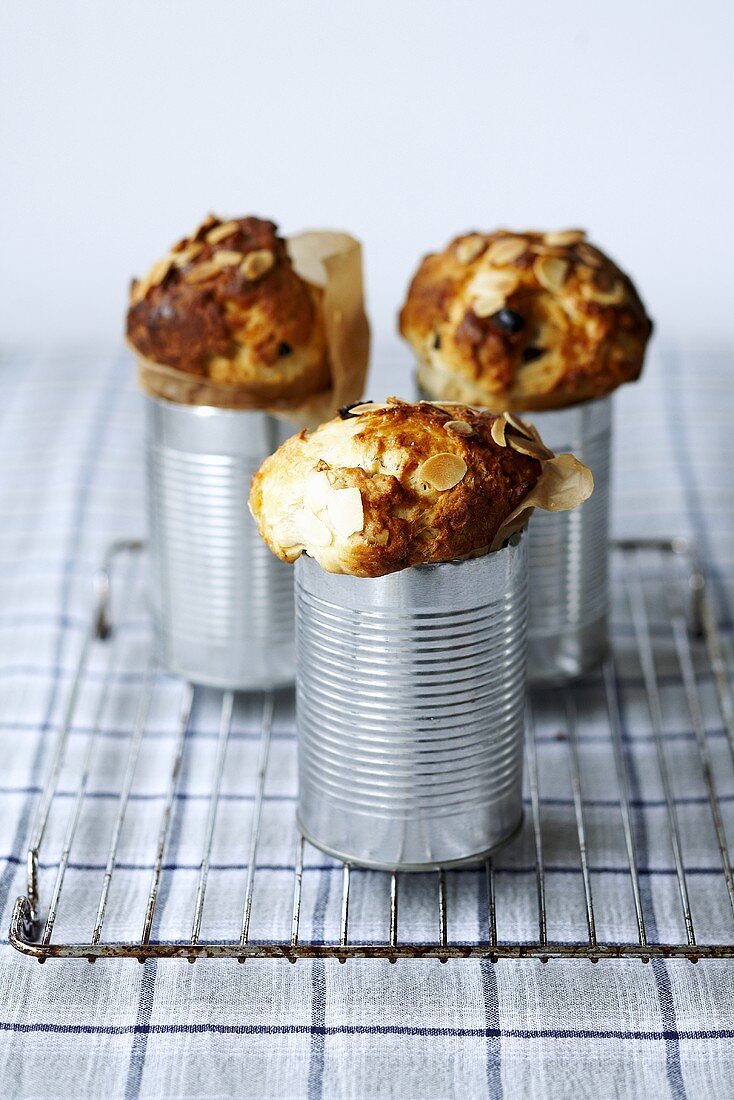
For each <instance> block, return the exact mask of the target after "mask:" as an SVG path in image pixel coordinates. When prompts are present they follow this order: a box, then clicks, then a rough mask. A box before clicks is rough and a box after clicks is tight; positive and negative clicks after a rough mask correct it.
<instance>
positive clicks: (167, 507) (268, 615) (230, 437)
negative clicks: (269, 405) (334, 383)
mask: <svg viewBox="0 0 734 1100" xmlns="http://www.w3.org/2000/svg"><path fill="white" fill-rule="evenodd" d="M145 403H146V408H147V433H146V465H147V482H148V509H149V530H150V546H151V557H152V573H153V578H152V579H153V584H152V599H153V612H154V621H155V627H156V637H157V642H158V650H159V657H160V660H161V662H162V663H163V664H164V665H165V666H166V667H167V668H168V669H169V670H170V671H172V672H175V673H176V674H178V675H180V676H183V677H185V678H186V679H187V680H190V681H192V682H193V683H197V684H208V685H211V686H213V687H219V688H228V689H232V690H243V691H247V690H255V689H262V688H268V687H277V686H281V685H286V684H290V683H293V680H294V678H295V641H294V606H293V571H292V567H291V566H288V565H285V564H284V563H283V562H280V561H278V560H277V558H275V557H274V556H273V555H272V554H271V553H270V551H269V550H268V549H267V547H266V546H265V544H264V543H263V541H262V539H261V538H260V536H259V535H258V532H257V527H256V526H255V523H254V521H253V519H252V517H251V516H250V514H249V512H248V509H247V496H248V493H249V487H250V479H251V477H252V475H253V474H254V473H255V471H256V470H257V469H258V467H259V466H260V464H261V462H262V461H263V459H264V458H266V457H267V456H268V455H269V454H271V453H272V452H273V451H274V450H275V449H276V448H277V447H278V446H279V445H280V443H282V442H283V440H284V439H286V438H287V437H288V436H289V435H292V434H293V428H292V427H290V426H289V425H287V424H285V423H283V422H282V421H280V420H277V419H276V418H275V417H273V416H270V415H269V414H268V413H265V412H259V411H252V412H251V411H249V410H248V411H241V410H232V409H218V408H208V407H202V406H192V405H179V404H174V403H173V402H170V401H164V400H161V399H159V398H154V397H150V396H146V397H145Z"/></svg>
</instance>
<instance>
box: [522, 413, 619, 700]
mask: <svg viewBox="0 0 734 1100" xmlns="http://www.w3.org/2000/svg"><path fill="white" fill-rule="evenodd" d="M523 415H526V416H527V418H528V419H529V420H531V421H532V422H533V423H534V424H535V425H536V426H537V428H538V431H539V432H540V435H541V437H542V439H543V442H544V443H546V444H547V445H548V446H549V447H550V448H551V449H552V450H553V451H555V452H556V454H562V453H564V452H566V451H570V452H571V453H572V454H575V455H576V457H577V458H579V459H581V461H582V462H584V463H585V464H586V465H587V466H588V467H589V468H590V470H591V472H592V474H593V475H594V492H593V493H592V495H591V496H590V497H589V499H588V500H587V501H585V502H584V503H583V504H582V505H581V506H580V507H579V508H576V509H574V510H573V511H570V512H543V511H541V510H540V509H536V511H535V513H534V515H533V516H532V518H531V520H530V523H529V525H528V553H529V559H530V601H529V612H528V675H529V678H530V682H531V683H558V682H563V681H564V680H569V679H573V678H575V677H578V676H582V675H584V674H585V673H587V672H589V671H591V670H592V669H593V668H595V667H596V665H598V664H599V662H600V661H601V660H602V659H603V657H604V655H605V653H606V651H607V645H608V629H607V617H608V604H609V505H610V473H611V444H612V398H611V397H605V398H601V399H597V400H593V401H587V402H584V403H583V404H580V405H573V406H571V407H570V408H567V409H558V410H553V411H548V412H537V413H532V412H531V413H527V414H523Z"/></svg>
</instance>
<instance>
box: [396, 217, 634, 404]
mask: <svg viewBox="0 0 734 1100" xmlns="http://www.w3.org/2000/svg"><path fill="white" fill-rule="evenodd" d="M400 332H401V333H402V335H403V336H404V337H405V338H406V340H408V341H409V343H410V344H412V346H413V348H414V349H415V351H416V352H417V355H418V378H419V381H420V383H421V385H422V386H423V388H424V390H425V391H426V393H427V394H428V396H430V397H434V398H438V399H444V400H461V401H470V402H472V403H476V404H480V405H486V406H488V407H489V408H492V409H495V410H498V411H499V410H502V409H516V410H520V411H522V410H539V409H551V408H559V407H562V406H564V405H572V404H576V403H577V402H579V401H586V400H588V399H590V398H594V397H603V396H605V395H606V394H608V393H611V391H612V390H614V389H616V387H617V386H619V385H621V383H623V382H631V381H634V379H636V378H637V377H638V376H639V374H640V371H641V369H642V363H643V358H644V354H645V347H646V345H647V341H648V339H649V337H650V334H651V332H652V322H651V321H650V318H649V317H648V316H647V314H646V313H645V308H644V306H643V304H642V302H641V300H640V298H639V296H638V294H637V291H636V289H635V287H634V285H633V283H632V282H631V280H630V279H629V277H628V276H627V275H625V274H624V272H622V271H620V269H619V268H618V267H617V265H616V264H615V263H614V262H613V261H612V260H610V259H609V257H608V256H606V255H605V254H604V253H603V252H602V251H601V250H600V249H599V248H597V247H595V246H594V245H591V244H589V243H588V242H587V241H586V239H585V234H584V233H583V231H582V230H575V229H571V230H562V231H559V232H557V233H539V232H530V231H528V232H522V233H515V232H510V231H509V230H505V229H500V230H497V231H496V232H494V233H469V234H466V235H464V236H461V237H457V238H456V239H455V240H453V241H452V242H451V244H449V245H448V247H447V248H445V249H444V250H443V252H437V253H433V254H431V255H428V256H426V257H425V259H424V260H423V262H422V263H421V265H420V267H419V268H418V271H417V273H416V275H415V277H414V279H413V281H412V283H411V284H410V288H409V290H408V296H407V299H406V301H405V305H404V306H403V309H402V311H401V313H400Z"/></svg>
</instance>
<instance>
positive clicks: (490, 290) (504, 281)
mask: <svg viewBox="0 0 734 1100" xmlns="http://www.w3.org/2000/svg"><path fill="white" fill-rule="evenodd" d="M517 283H518V276H517V272H516V271H501V270H500V269H499V268H486V269H485V270H483V271H480V272H478V273H477V274H476V275H475V276H474V278H473V279H472V281H471V283H470V284H469V286H468V288H467V289H468V291H469V294H470V295H471V296H472V297H475V298H490V297H492V296H493V295H495V294H501V295H502V297H503V298H506V297H507V295H508V294H512V292H513V290H515V289H516V287H517Z"/></svg>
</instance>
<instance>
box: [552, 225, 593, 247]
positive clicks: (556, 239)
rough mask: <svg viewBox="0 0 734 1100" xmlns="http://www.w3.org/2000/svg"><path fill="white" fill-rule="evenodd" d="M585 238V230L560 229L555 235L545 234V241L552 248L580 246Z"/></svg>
mask: <svg viewBox="0 0 734 1100" xmlns="http://www.w3.org/2000/svg"><path fill="white" fill-rule="evenodd" d="M585 236H586V233H585V232H584V230H583V229H559V230H558V231H557V232H554V233H545V234H544V235H543V240H544V241H545V243H546V244H549V245H551V247H557V248H564V247H565V246H566V245H569V244H578V242H579V241H583V239H584V237H585Z"/></svg>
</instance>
